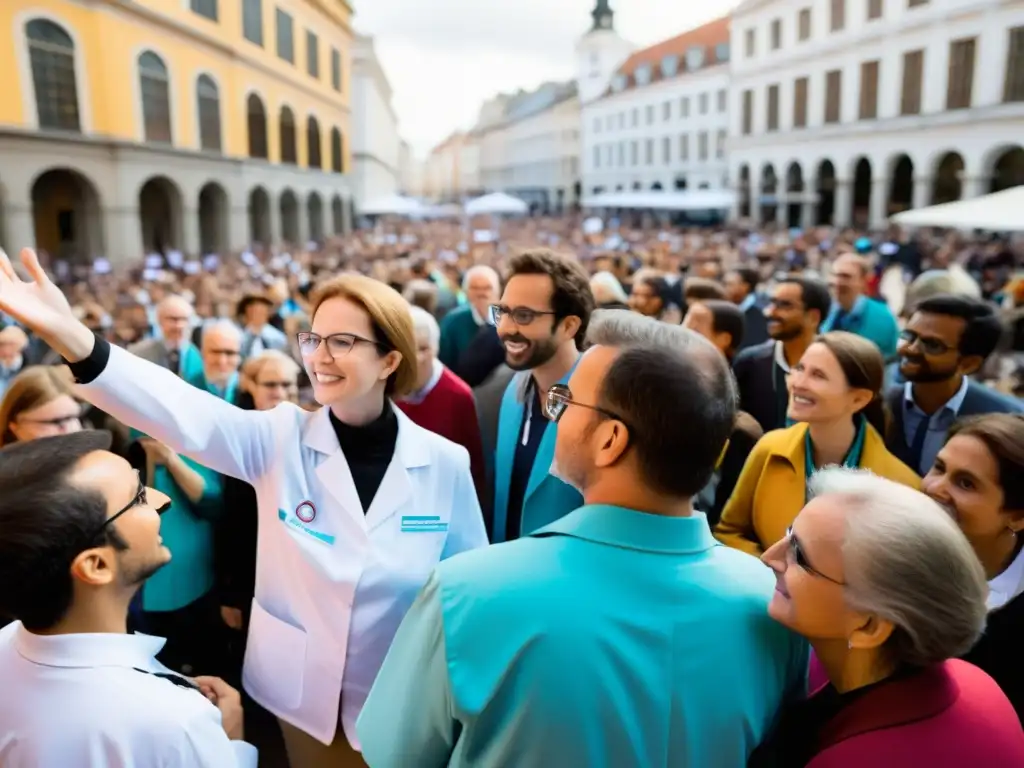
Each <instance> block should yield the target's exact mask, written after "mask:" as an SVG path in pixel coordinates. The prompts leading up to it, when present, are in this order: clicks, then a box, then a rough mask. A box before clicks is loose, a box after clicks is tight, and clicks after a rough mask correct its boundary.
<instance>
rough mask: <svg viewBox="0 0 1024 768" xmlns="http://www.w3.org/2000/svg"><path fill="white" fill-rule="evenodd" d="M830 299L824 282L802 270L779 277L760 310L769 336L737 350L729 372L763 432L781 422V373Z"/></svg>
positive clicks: (809, 337)
mask: <svg viewBox="0 0 1024 768" xmlns="http://www.w3.org/2000/svg"><path fill="white" fill-rule="evenodd" d="M831 303H832V299H831V297H830V295H829V292H828V286H827V285H826V284H825V283H824V282H823V281H821V280H818V279H816V278H812V277H804V276H802V275H791V276H789V277H785V278H783V279H782V280H779V281H778V283H777V284H776V286H775V289H774V290H773V291H772V297H771V299H770V300H769V302H768V306H767V307H766V308H765V311H764V312H765V317H766V318H767V321H768V322H767V326H768V335H769V337H770V338H769V339H768V341H766V342H764V343H763V344H758V345H756V346H753V347H748V348H747V349H744V350H743V351H742V352H740V353H739V354H738V355H736V360H735V362H734V363H733V373H735V374H736V383H737V385H738V387H739V392H740V410H743V411H746V412H747V413H749V414H750V415H751V416H753V417H754V418H755V419H756V420H757V423H758V424H760V425H761V429H763V430H764V431H765V432H770V431H771V430H773V429H780V428H781V427H784V426H786V411H787V408H788V406H789V390H788V389H787V388H786V376H787V374H788V373H789V370H790V368H792V366H794V365H796V364H797V362H798V361H799V360H800V358H801V357H803V354H804V352H805V351H806V350H807V347H809V346H810V345H811V342H812V341H814V337H815V336H817V335H818V327H819V326H820V325H821V323H822V321H823V320H824V319H825V317H826V316H827V315H828V310H829V306H830V305H831Z"/></svg>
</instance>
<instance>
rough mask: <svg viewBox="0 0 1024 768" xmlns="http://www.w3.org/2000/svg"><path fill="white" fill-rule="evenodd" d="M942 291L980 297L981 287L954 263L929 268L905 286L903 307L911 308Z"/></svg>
mask: <svg viewBox="0 0 1024 768" xmlns="http://www.w3.org/2000/svg"><path fill="white" fill-rule="evenodd" d="M943 293H952V294H956V295H958V296H970V297H971V298H975V299H980V298H981V287H980V286H979V285H978V283H977V281H976V280H975V279H974V278H973V277H971V275H970V274H969V273H968V272H967V271H966V270H965V269H964V268H963V267H960V266H957V265H955V264H954V265H953V266H952V267H950V268H949V269H929V270H928V271H927V272H922V273H921V274H920V275H918V276H917V277H916V278H914V282H912V283H911V284H910V285H909V286H907V296H906V299H905V301H904V308H905V309H906V310H908V311H909V310H913V308H914V305H915V304H918V303H920V302H922V301H924V300H925V299H930V298H931V297H932V296H938V295H939V294H943Z"/></svg>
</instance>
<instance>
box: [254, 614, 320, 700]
mask: <svg viewBox="0 0 1024 768" xmlns="http://www.w3.org/2000/svg"><path fill="white" fill-rule="evenodd" d="M305 673H306V633H305V632H304V631H303V630H301V629H299V628H298V627H293V626H292V625H291V624H288V623H287V622H284V621H281V619H278V618H277V617H275V616H272V615H270V614H269V613H267V611H266V610H265V609H264V608H263V606H261V605H260V604H259V602H257V601H256V600H255V599H254V600H253V601H252V618H251V620H250V623H249V643H248V647H247V648H246V651H245V677H246V680H247V682H248V684H250V685H252V686H253V687H254V688H256V690H257V691H259V692H260V693H261V694H262V695H263V697H265V698H266V699H267V700H268V702H269V703H272V704H274V705H277V706H279V707H281V708H283V709H295V708H297V707H298V706H299V704H300V703H301V702H302V688H303V676H304V675H305Z"/></svg>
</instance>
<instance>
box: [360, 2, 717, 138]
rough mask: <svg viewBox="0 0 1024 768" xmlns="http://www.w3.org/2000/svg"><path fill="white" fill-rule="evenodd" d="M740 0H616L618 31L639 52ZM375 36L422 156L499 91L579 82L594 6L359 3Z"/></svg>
mask: <svg viewBox="0 0 1024 768" xmlns="http://www.w3.org/2000/svg"><path fill="white" fill-rule="evenodd" d="M735 4H736V3H735V0H708V2H704V3H687V2H678V0H676V1H675V2H673V0H612V3H611V5H612V8H613V10H614V11H615V27H616V29H617V30H618V31H619V34H621V35H622V36H623V37H625V38H626V39H627V40H631V41H632V42H634V43H636V44H637V45H639V46H641V47H646V46H648V45H652V44H654V43H656V42H658V41H659V40H664V39H666V38H669V37H673V36H675V35H677V34H679V33H680V32H684V31H686V30H687V29H690V28H692V27H695V26H697V25H699V24H702V23H704V22H707V21H710V20H712V19H714V18H717V17H718V16H721V15H724V14H725V13H727V12H728V11H729V9H730V8H731V7H732V6H734V5H735ZM353 5H354V7H355V10H356V20H355V26H356V29H357V30H358V31H359V32H361V33H363V34H370V35H374V37H375V38H376V48H377V55H378V57H379V58H380V60H381V63H382V64H383V65H384V69H385V71H386V72H387V75H388V79H389V80H390V82H391V87H392V88H393V89H394V102H393V103H394V106H395V110H396V111H397V113H398V119H399V121H400V125H399V130H400V131H401V134H402V137H403V138H405V139H406V140H407V141H409V143H410V144H411V145H412V147H413V149H414V150H415V152H416V154H417V156H419V157H425V156H426V154H427V152H429V150H430V148H431V147H433V146H434V145H435V144H437V143H438V142H440V141H442V140H443V139H444V138H445V137H447V136H448V135H449V134H450V133H451V132H452V131H454V130H456V129H460V128H469V127H470V126H472V125H473V123H474V122H475V121H476V115H477V110H478V109H479V107H480V104H481V102H482V101H483V100H484V99H486V98H488V97H490V96H492V95H494V94H495V93H498V92H500V91H511V90H515V89H517V88H533V87H535V86H537V85H539V84H540V83H542V82H544V81H545V80H555V79H568V78H571V77H573V76H574V75H575V60H574V54H573V49H574V46H575V44H576V41H577V40H578V39H579V37H580V36H581V35H582V34H583V33H584V32H586V31H587V30H588V29H589V28H590V24H591V18H590V11H591V10H592V9H593V7H594V0H354V3H353Z"/></svg>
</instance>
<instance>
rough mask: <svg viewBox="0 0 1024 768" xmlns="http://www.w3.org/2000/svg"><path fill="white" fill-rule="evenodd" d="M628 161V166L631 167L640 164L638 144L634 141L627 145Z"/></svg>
mask: <svg viewBox="0 0 1024 768" xmlns="http://www.w3.org/2000/svg"><path fill="white" fill-rule="evenodd" d="M629 159H630V164H631V165H633V166H636V164H637V163H639V162H640V144H639V142H637V141H635V140H634V141H632V142H630V145H629Z"/></svg>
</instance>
